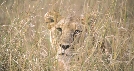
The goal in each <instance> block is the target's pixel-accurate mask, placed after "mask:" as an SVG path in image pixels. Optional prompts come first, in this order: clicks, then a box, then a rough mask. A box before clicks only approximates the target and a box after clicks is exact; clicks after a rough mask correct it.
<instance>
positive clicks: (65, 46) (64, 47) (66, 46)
mask: <svg viewBox="0 0 134 71" xmlns="http://www.w3.org/2000/svg"><path fill="white" fill-rule="evenodd" d="M60 47H62V48H63V49H64V50H66V49H67V48H69V47H70V45H62V44H60Z"/></svg>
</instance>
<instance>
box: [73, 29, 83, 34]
mask: <svg viewBox="0 0 134 71" xmlns="http://www.w3.org/2000/svg"><path fill="white" fill-rule="evenodd" d="M80 32H82V31H80V30H75V32H74V34H79V33H80Z"/></svg>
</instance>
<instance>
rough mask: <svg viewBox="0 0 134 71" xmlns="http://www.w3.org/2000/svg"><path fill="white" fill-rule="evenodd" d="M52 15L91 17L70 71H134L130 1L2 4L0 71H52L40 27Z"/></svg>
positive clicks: (16, 0) (14, 0)
mask: <svg viewBox="0 0 134 71" xmlns="http://www.w3.org/2000/svg"><path fill="white" fill-rule="evenodd" d="M52 9H57V10H58V11H60V13H61V14H62V15H63V16H67V15H69V14H70V13H71V14H72V15H81V14H85V15H86V16H90V18H87V17H86V18H87V19H86V21H87V27H88V31H89V35H88V37H87V38H86V40H85V42H84V45H83V46H82V47H79V48H78V50H77V51H78V52H79V53H80V55H79V56H78V57H79V61H76V59H74V60H73V61H72V64H71V70H72V71H134V21H133V19H134V1H133V0H84V1H83V0H73V1H71V0H57V1H55V0H1V1H0V13H1V14H0V71H56V69H57V66H58V65H57V63H56V60H55V52H56V51H54V50H52V48H51V46H50V42H49V32H48V30H47V29H46V24H45V23H44V14H45V13H46V12H47V11H49V10H52ZM52 51H53V52H52ZM78 57H77V56H76V58H78Z"/></svg>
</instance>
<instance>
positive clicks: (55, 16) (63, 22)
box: [44, 11, 86, 71]
mask: <svg viewBox="0 0 134 71" xmlns="http://www.w3.org/2000/svg"><path fill="white" fill-rule="evenodd" d="M44 18H45V23H46V24H47V27H48V29H49V30H50V42H51V44H52V48H55V49H56V50H57V56H56V57H57V60H58V62H60V63H62V64H63V67H64V70H65V71H69V69H70V66H69V65H70V61H71V59H72V58H73V56H74V55H76V54H77V53H76V49H77V48H76V47H74V45H77V44H79V43H81V42H83V41H84V38H85V34H86V28H85V24H84V23H83V19H78V18H75V17H71V16H70V17H62V16H61V15H60V14H59V13H58V12H56V11H50V12H47V13H46V14H45V17H44Z"/></svg>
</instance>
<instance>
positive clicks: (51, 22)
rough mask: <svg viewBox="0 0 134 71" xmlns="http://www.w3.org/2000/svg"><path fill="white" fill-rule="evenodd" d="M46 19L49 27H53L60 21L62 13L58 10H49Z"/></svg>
mask: <svg viewBox="0 0 134 71" xmlns="http://www.w3.org/2000/svg"><path fill="white" fill-rule="evenodd" d="M44 19H45V23H46V24H47V26H48V29H51V28H52V27H54V26H55V25H56V24H57V23H58V22H59V20H60V19H61V15H60V13H59V12H57V11H49V12H47V13H46V14H45V15H44Z"/></svg>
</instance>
